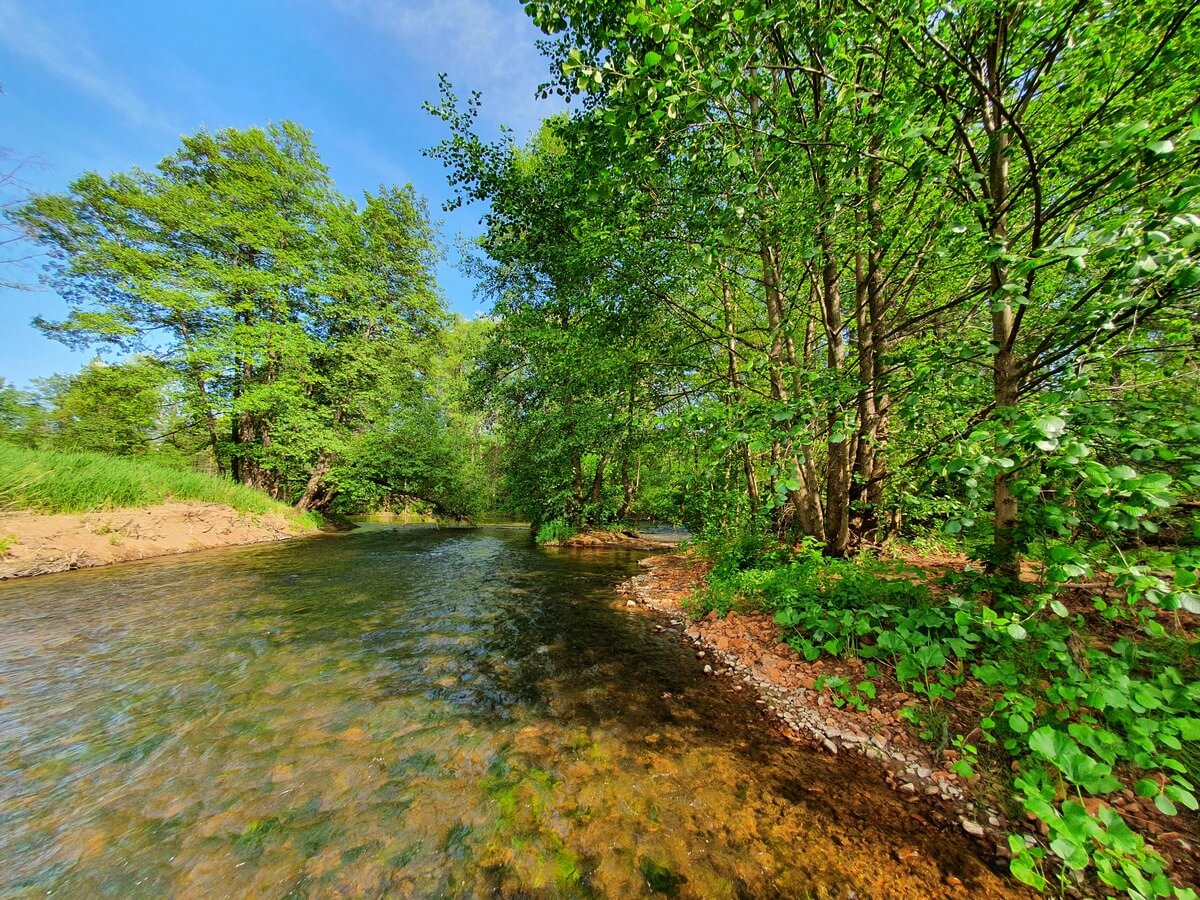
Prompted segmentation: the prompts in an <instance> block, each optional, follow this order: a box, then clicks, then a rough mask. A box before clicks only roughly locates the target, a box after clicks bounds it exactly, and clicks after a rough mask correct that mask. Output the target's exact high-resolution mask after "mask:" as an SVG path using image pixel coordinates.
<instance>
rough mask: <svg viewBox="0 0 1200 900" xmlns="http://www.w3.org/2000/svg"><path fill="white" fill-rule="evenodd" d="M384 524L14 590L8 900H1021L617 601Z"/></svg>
mask: <svg viewBox="0 0 1200 900" xmlns="http://www.w3.org/2000/svg"><path fill="white" fill-rule="evenodd" d="M638 558H639V554H635V553H630V552H620V551H550V550H542V549H538V548H536V547H534V546H533V545H532V544H531V543H530V540H529V534H528V530H527V529H521V528H502V527H498V528H480V529H438V528H434V527H407V528H399V527H384V526H368V527H366V528H363V529H360V530H358V531H356V532H353V533H351V534H348V535H336V536H325V537H320V538H313V539H305V540H298V541H291V542H287V543H282V544H272V545H263V546H255V547H250V548H235V549H229V550H219V551H206V552H202V553H196V554H190V555H187V556H183V557H170V558H166V559H162V560H151V561H146V562H139V563H131V564H127V565H122V566H117V567H112V568H108V569H98V570H92V571H83V572H71V573H65V574H61V575H51V576H45V577H42V578H38V579H32V580H27V581H15V582H7V583H3V584H0V761H2V762H3V766H4V778H3V781H0V896H29V897H33V896H45V895H46V894H47V893H51V894H53V895H55V896H64V897H96V896H114V897H160V896H166V895H174V896H188V897H213V896H247V895H254V896H264V897H286V896H297V897H300V896H345V895H352V896H385V895H388V896H419V897H483V896H501V897H508V896H511V897H518V896H519V897H531V896H532V897H542V896H546V897H557V896H561V897H621V898H626V897H641V896H645V897H652V896H680V897H846V898H849V897H859V898H886V897H914V898H915V897H937V896H963V897H965V896H971V897H986V896H1008V895H1009V894H1010V892H1012V894H1013V895H1015V894H1016V891H1015V889H1014V888H1012V887H1011V882H1009V881H1008V880H1007V879H1005V878H1004V877H1003V876H1000V875H997V874H995V873H994V872H993V871H992V870H991V869H990V868H989V867H988V865H987V864H986V863H985V862H984V861H983V860H981V859H980V858H979V856H978V855H977V851H976V849H975V848H974V846H973V845H972V844H970V843H969V842H968V841H967V839H966V838H965V837H964V836H963V835H962V834H961V833H958V832H956V831H955V830H954V829H953V828H946V829H940V828H938V827H937V826H936V825H935V824H934V823H933V821H932V820H931V819H928V818H927V817H926V816H925V814H924V813H923V812H922V808H921V806H920V804H913V803H906V802H904V801H903V800H901V799H900V798H898V797H897V796H896V795H894V794H892V793H891V792H890V791H889V790H888V789H887V788H886V786H885V785H884V784H883V783H882V782H881V781H880V780H879V778H878V777H877V776H876V775H874V774H872V773H870V772H856V771H854V766H855V763H847V762H846V761H839V760H836V759H830V758H828V757H825V756H822V755H820V754H816V753H810V752H807V751H804V750H800V749H797V748H795V747H793V746H791V745H790V744H788V743H787V742H786V741H785V740H784V739H783V738H782V737H780V736H779V735H778V734H776V733H775V732H774V731H773V730H772V729H771V727H770V724H769V722H768V721H767V720H766V719H765V718H764V716H763V715H762V714H761V712H760V711H759V710H758V709H756V707H755V706H754V705H753V703H752V702H750V701H747V700H746V699H744V698H743V697H742V696H741V695H739V694H735V693H734V692H733V691H731V690H729V689H728V688H727V687H726V686H723V685H722V684H721V683H719V682H718V681H717V680H716V679H713V678H711V677H706V676H705V675H704V673H703V661H702V660H698V659H696V657H695V654H694V651H692V650H691V649H689V648H688V647H687V646H685V645H684V644H682V643H681V642H680V641H679V640H678V639H677V638H676V637H674V636H673V635H672V634H670V633H669V632H656V631H655V630H654V629H653V627H652V625H653V622H652V621H651V620H650V618H649V617H647V616H645V615H630V614H629V613H628V612H627V611H626V609H625V608H624V600H623V599H622V598H619V597H617V596H616V595H615V593H614V587H615V586H616V584H617V583H618V582H619V581H621V580H622V579H624V578H627V577H629V576H630V575H631V574H633V573H634V572H635V571H636V570H637V565H636V563H637V559H638Z"/></svg>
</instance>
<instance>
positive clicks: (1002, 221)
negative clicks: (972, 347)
mask: <svg viewBox="0 0 1200 900" xmlns="http://www.w3.org/2000/svg"><path fill="white" fill-rule="evenodd" d="M1006 32H1007V21H1006V19H1005V18H1004V16H1003V15H999V16H997V17H996V33H995V36H994V39H993V41H992V42H991V45H990V46H989V48H988V57H987V68H988V72H987V77H988V82H989V88H990V91H991V94H992V97H993V99H992V100H989V101H986V103H985V110H986V112H985V122H984V125H985V128H986V129H987V132H988V136H989V141H988V188H989V190H988V194H989V200H990V201H991V228H990V237H991V240H992V243H993V244H994V245H995V246H1001V247H1006V246H1007V245H1008V187H1009V184H1008V145H1009V134H1008V125H1007V124H1006V123H1005V122H1004V120H1003V118H1002V114H1001V111H1000V108H999V104H998V103H997V102H996V101H995V99H994V98H998V97H999V96H1000V91H1001V90H1002V83H1001V76H1000V66H1001V63H1002V60H1003V58H1004V52H1005V42H1006ZM990 269H991V271H990V278H991V289H992V343H993V344H994V345H995V347H996V355H995V357H994V359H993V361H992V392H993V400H994V401H995V408H996V415H997V417H998V418H999V420H1000V421H1001V422H1003V423H1006V424H1008V423H1011V422H1012V421H1013V420H1014V418H1015V416H1016V412H1017V396H1018V390H1019V383H1018V374H1017V364H1016V358H1015V352H1014V344H1015V342H1016V318H1015V315H1014V313H1013V307H1012V299H1011V297H1010V295H1009V294H1008V293H1007V291H1006V290H1005V286H1006V285H1007V284H1008V283H1009V280H1010V276H1011V270H1010V267H1009V265H1008V263H1007V261H1006V260H1005V259H1004V258H1003V257H1001V258H1000V259H997V260H995V261H994V262H992V263H991V266H990ZM996 455H997V456H1004V449H1003V447H1000V446H997V447H996ZM992 510H993V513H992V515H993V518H992V527H993V547H992V568H993V570H994V571H995V572H996V573H997V574H1000V575H1003V576H1004V577H1006V578H1008V579H1011V580H1012V581H1014V582H1015V581H1016V580H1017V579H1018V578H1019V576H1020V570H1021V563H1020V559H1019V558H1018V555H1017V545H1016V528H1017V514H1018V510H1017V497H1016V495H1015V494H1014V493H1013V491H1012V474H1011V473H1009V472H1000V473H999V474H997V475H996V477H995V479H994V480H993V482H992Z"/></svg>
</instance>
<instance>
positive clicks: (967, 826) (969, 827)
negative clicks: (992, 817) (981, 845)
mask: <svg viewBox="0 0 1200 900" xmlns="http://www.w3.org/2000/svg"><path fill="white" fill-rule="evenodd" d="M962 830H963V831H965V832H966V833H967V834H969V835H973V836H974V837H983V826H982V825H980V824H979V823H978V822H973V821H971V820H970V819H963V820H962Z"/></svg>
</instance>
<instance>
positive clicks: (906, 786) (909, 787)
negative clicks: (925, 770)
mask: <svg viewBox="0 0 1200 900" xmlns="http://www.w3.org/2000/svg"><path fill="white" fill-rule="evenodd" d="M900 790H902V791H904V792H906V793H909V794H915V793H916V792H917V786H916V785H915V784H913V783H912V782H911V781H906V782H904V783H903V784H901V785H900Z"/></svg>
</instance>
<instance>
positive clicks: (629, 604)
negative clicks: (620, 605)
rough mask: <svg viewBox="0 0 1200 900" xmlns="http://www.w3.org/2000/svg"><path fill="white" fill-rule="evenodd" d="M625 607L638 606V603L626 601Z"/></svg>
mask: <svg viewBox="0 0 1200 900" xmlns="http://www.w3.org/2000/svg"><path fill="white" fill-rule="evenodd" d="M625 605H626V606H637V601H636V600H626V601H625Z"/></svg>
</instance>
